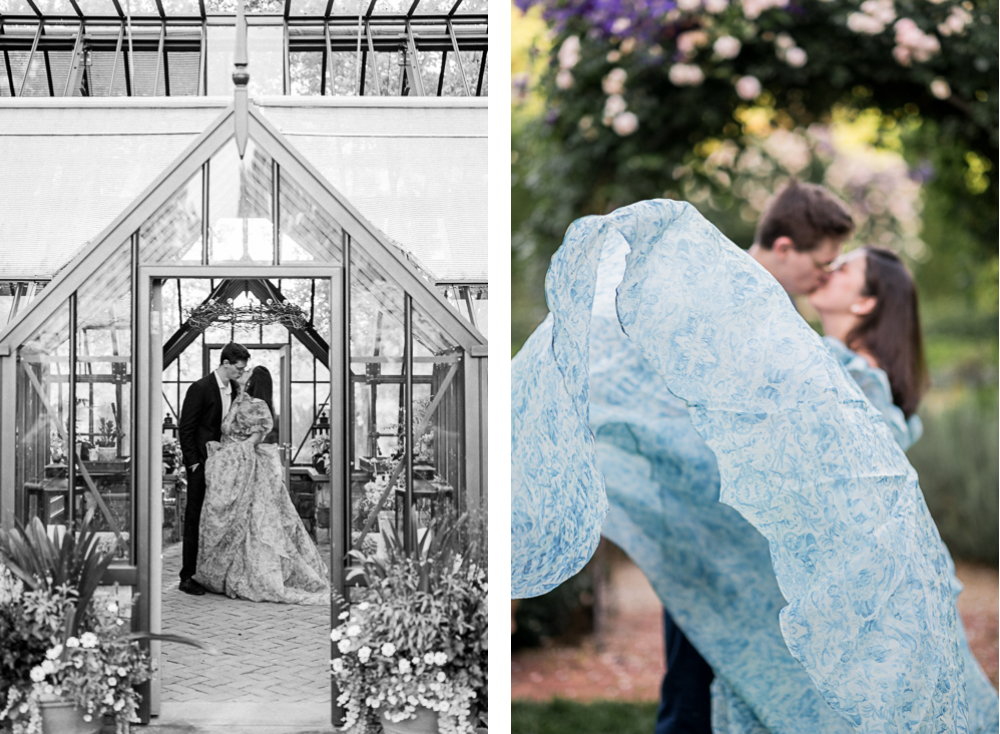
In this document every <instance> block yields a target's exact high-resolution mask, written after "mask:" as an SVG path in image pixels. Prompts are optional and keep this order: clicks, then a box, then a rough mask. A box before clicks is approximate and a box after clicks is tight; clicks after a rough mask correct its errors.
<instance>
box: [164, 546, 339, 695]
mask: <svg viewBox="0 0 1000 734" xmlns="http://www.w3.org/2000/svg"><path fill="white" fill-rule="evenodd" d="M180 552H181V546H180V544H179V543H177V544H175V545H173V546H171V547H169V548H166V549H165V550H164V552H163V630H164V631H165V632H169V633H172V634H179V635H186V636H189V637H193V638H195V639H197V640H199V641H201V642H203V643H206V644H208V645H211V646H212V647H213V648H214V651H213V652H208V651H205V650H200V649H198V648H194V647H189V646H187V645H177V644H170V643H164V644H163V654H162V680H163V684H162V700H163V702H164V703H176V702H185V703H193V702H219V703H235V702H249V701H254V702H257V703H263V702H268V701H273V702H276V703H277V702H281V703H306V702H309V703H320V702H329V701H330V677H329V673H328V671H329V659H330V638H329V629H330V626H329V616H330V610H329V607H306V606H299V605H295V604H270V603H256V602H249V601H243V600H239V599H229V598H227V597H225V596H220V595H218V594H205V595H204V596H190V595H188V594H185V593H183V592H181V591H180V590H179V589H178V588H177V583H178V580H179V579H178V575H177V574H178V572H179V571H180V566H181V553H180Z"/></svg>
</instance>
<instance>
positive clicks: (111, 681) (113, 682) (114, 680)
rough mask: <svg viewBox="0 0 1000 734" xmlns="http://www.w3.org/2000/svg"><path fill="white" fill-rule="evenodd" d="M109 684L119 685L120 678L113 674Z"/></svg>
mask: <svg viewBox="0 0 1000 734" xmlns="http://www.w3.org/2000/svg"><path fill="white" fill-rule="evenodd" d="M108 685H109V686H116V685H118V679H117V678H115V677H114V676H111V677H110V678H108Z"/></svg>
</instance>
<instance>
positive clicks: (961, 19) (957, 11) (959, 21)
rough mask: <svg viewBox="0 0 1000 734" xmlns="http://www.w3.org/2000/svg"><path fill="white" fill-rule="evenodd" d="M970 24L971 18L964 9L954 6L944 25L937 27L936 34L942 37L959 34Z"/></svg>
mask: <svg viewBox="0 0 1000 734" xmlns="http://www.w3.org/2000/svg"><path fill="white" fill-rule="evenodd" d="M971 22H972V16H971V15H970V14H969V11H967V10H966V9H965V8H963V7H961V6H960V5H955V6H954V7H953V8H952V9H951V15H949V16H948V17H947V18H946V19H945V21H944V23H941V24H940V25H938V33H940V34H941V35H942V36H950V35H951V34H953V33H961V32H962V31H964V30H965V26H967V25H969V23H971Z"/></svg>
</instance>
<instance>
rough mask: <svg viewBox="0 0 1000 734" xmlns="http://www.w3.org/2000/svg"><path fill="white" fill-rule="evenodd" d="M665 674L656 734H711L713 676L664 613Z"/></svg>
mask: <svg viewBox="0 0 1000 734" xmlns="http://www.w3.org/2000/svg"><path fill="white" fill-rule="evenodd" d="M663 633H664V646H665V647H666V652H667V674H666V675H665V676H663V685H662V686H661V687H660V708H659V710H658V711H657V712H656V734H711V732H712V717H711V703H712V699H711V695H710V693H709V686H710V685H711V684H712V679H713V678H714V677H715V673H713V672H712V668H711V666H710V665H709V664H708V663H706V662H705V659H704V658H702V656H701V655H699V654H698V651H697V650H695V649H694V646H693V645H692V644H691V643H690V642H688V639H687V638H686V637H685V636H684V633H683V632H681V628H680V627H678V626H677V625H676V624H674V620H673V619H672V618H671V617H670V614H669V613H668V612H667V610H666V609H664V610H663Z"/></svg>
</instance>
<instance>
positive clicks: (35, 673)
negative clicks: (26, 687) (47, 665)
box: [30, 665, 45, 683]
mask: <svg viewBox="0 0 1000 734" xmlns="http://www.w3.org/2000/svg"><path fill="white" fill-rule="evenodd" d="M30 675H31V680H33V681H35V683H41V682H42V681H43V680H45V671H44V670H42V666H40V665H36V666H35V667H34V668H32V669H31V674H30Z"/></svg>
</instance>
